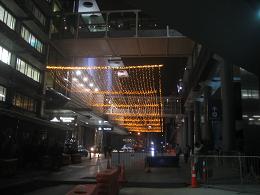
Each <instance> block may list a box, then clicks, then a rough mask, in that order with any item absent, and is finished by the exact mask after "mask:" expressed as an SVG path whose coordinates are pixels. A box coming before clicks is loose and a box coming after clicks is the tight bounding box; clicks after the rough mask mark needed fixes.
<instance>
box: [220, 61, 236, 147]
mask: <svg viewBox="0 0 260 195" xmlns="http://www.w3.org/2000/svg"><path fill="white" fill-rule="evenodd" d="M221 99H222V144H223V150H224V151H225V152H227V151H231V150H232V149H233V146H234V136H235V132H234V130H235V121H234V98H233V66H232V65H231V64H229V63H226V62H224V63H223V65H222V67H221Z"/></svg>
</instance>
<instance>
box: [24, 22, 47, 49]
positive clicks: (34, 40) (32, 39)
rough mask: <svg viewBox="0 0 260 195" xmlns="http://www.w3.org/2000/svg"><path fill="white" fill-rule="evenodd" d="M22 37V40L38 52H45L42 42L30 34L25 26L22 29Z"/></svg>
mask: <svg viewBox="0 0 260 195" xmlns="http://www.w3.org/2000/svg"><path fill="white" fill-rule="evenodd" d="M21 36H22V38H23V39H24V40H25V41H26V42H27V43H29V44H30V45H31V46H32V47H33V48H35V49H36V50H37V51H39V52H41V53H42V51H43V44H42V42H41V41H40V40H38V39H37V38H36V37H35V36H34V35H33V34H32V33H30V32H29V31H28V30H27V29H26V28H25V27H24V26H22V28H21Z"/></svg>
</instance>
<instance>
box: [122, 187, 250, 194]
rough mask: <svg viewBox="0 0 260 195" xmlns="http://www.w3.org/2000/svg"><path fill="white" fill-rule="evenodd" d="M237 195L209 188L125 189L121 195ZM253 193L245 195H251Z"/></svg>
mask: <svg viewBox="0 0 260 195" xmlns="http://www.w3.org/2000/svg"><path fill="white" fill-rule="evenodd" d="M158 194H161V195H173V194H178V195H204V194H205V195H208V194H210V195H237V194H238V193H237V192H233V191H226V190H219V189H209V188H164V189H158V188H123V189H122V190H120V193H119V195H158ZM249 194H251V193H244V194H243V195H249ZM251 195H252V194H251Z"/></svg>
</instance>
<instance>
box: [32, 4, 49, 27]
mask: <svg viewBox="0 0 260 195" xmlns="http://www.w3.org/2000/svg"><path fill="white" fill-rule="evenodd" d="M33 15H34V16H35V17H36V18H37V20H39V22H40V23H42V24H43V25H45V20H46V19H45V16H44V15H43V13H42V12H41V11H40V10H39V9H38V8H37V7H35V6H34V8H33Z"/></svg>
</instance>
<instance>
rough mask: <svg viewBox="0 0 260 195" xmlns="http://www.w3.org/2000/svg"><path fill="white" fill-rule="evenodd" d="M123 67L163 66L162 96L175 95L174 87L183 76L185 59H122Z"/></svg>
mask: <svg viewBox="0 0 260 195" xmlns="http://www.w3.org/2000/svg"><path fill="white" fill-rule="evenodd" d="M123 62H124V64H125V65H143V64H164V67H163V68H162V89H163V95H164V96H167V95H171V94H172V93H176V91H177V89H176V85H177V82H178V80H179V79H180V78H182V76H183V72H184V68H185V65H186V62H187V58H177V57H176V58H170V57H152V58H151V57H147V58H123Z"/></svg>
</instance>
